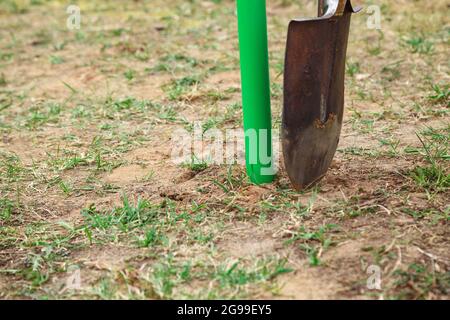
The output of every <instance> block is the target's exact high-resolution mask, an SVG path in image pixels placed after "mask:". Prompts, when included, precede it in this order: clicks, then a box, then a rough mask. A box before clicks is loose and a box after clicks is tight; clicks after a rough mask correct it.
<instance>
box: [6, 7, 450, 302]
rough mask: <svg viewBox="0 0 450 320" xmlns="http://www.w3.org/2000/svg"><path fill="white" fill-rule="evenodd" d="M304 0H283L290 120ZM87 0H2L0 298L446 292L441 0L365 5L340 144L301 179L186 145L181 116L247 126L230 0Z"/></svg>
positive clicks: (275, 20)
mask: <svg viewBox="0 0 450 320" xmlns="http://www.w3.org/2000/svg"><path fill="white" fill-rule="evenodd" d="M306 2H307V1H303V0H301V1H291V0H275V1H274V2H268V12H270V14H269V17H268V31H269V43H270V47H269V51H270V52H269V56H270V69H271V70H270V74H271V102H272V115H273V123H274V126H275V127H276V128H279V127H281V110H282V105H283V81H282V80H283V78H282V71H283V68H284V66H283V64H284V61H283V60H284V55H285V52H284V49H285V48H284V45H285V38H284V37H285V35H286V27H287V24H288V21H289V17H294V16H299V15H300V16H304V15H305V16H306V15H311V16H312V15H315V14H316V10H315V8H314V6H310V5H307V3H306ZM79 5H80V6H81V8H82V12H87V13H88V16H87V17H85V19H84V18H83V19H82V27H81V29H80V30H76V31H75V30H74V31H68V30H66V28H65V25H64V23H61V21H65V19H66V18H67V15H66V13H65V5H64V4H63V3H61V2H58V1H53V0H48V1H38V2H36V1H20V2H18V1H10V0H6V1H2V2H0V16H1V20H2V29H1V30H0V37H1V38H2V40H4V41H2V42H1V43H0V133H1V134H0V283H1V284H0V287H1V289H0V299H6V298H8V299H9V298H13V299H69V298H70V299H77V298H80V299H88V298H94V299H195V298H201V299H238V298H246V299H247V298H248V299H259V298H266V299H273V298H311V297H312V298H323V297H327V298H338V299H341V298H344V299H346V298H349V299H358V298H371V299H380V298H384V299H411V298H412V299H448V292H447V291H446V290H445V289H446V288H447V287H448V271H449V266H448V263H447V260H448V259H446V256H445V253H446V252H448V251H449V245H448V239H447V238H448V237H447V230H448V223H449V213H450V211H449V210H450V207H449V205H448V195H449V185H448V184H449V172H448V168H449V166H448V161H449V152H448V150H449V149H448V147H449V140H448V139H449V135H450V134H449V128H448V125H447V122H448V121H447V118H448V116H449V108H448V107H449V88H448V79H447V78H446V74H448V63H447V60H448V57H447V56H448V54H447V51H448V49H447V36H448V32H447V30H446V28H445V26H446V22H447V20H448V19H447V15H446V14H445V13H446V12H447V11H446V9H447V4H446V3H445V1H442V0H436V1H433V3H432V4H429V3H426V4H425V2H423V3H420V2H417V3H416V4H415V5H414V6H406V7H405V6H402V5H399V4H398V3H395V2H389V1H386V0H381V2H380V4H379V5H380V6H381V8H382V13H383V19H382V20H383V21H382V30H366V31H367V32H359V33H358V32H354V31H355V30H365V28H366V22H367V21H366V18H367V17H365V16H364V15H355V16H354V18H352V30H353V31H352V32H351V35H350V41H349V45H348V54H347V56H348V60H347V62H346V65H345V71H346V88H345V89H346V90H345V92H346V94H345V108H346V109H345V110H346V112H345V114H344V118H343V122H342V123H343V130H342V134H341V138H340V144H339V149H338V152H337V154H336V156H335V160H334V162H333V164H332V167H331V169H330V170H329V171H328V173H327V175H326V176H325V177H324V179H323V180H322V181H320V182H319V183H318V185H316V186H315V187H314V188H311V189H309V190H304V191H302V192H297V191H295V190H293V189H292V187H291V184H290V182H289V181H288V179H287V176H286V173H285V171H284V169H283V166H281V170H280V172H279V174H278V176H277V179H276V181H275V182H274V183H272V184H267V185H254V184H252V183H250V182H249V180H248V178H247V175H246V169H245V166H243V165H242V164H239V163H235V164H233V165H230V164H229V163H227V164H224V165H217V164H214V165H213V164H212V163H210V161H209V158H208V156H206V157H204V158H203V157H200V155H197V157H198V158H199V159H197V158H195V157H193V158H190V159H189V160H188V161H187V162H186V163H184V164H181V165H177V164H175V163H172V161H171V158H170V155H171V147H172V145H173V142H174V141H173V137H172V133H173V132H174V130H177V129H185V130H187V131H188V132H189V133H193V132H194V131H195V132H196V133H197V132H201V133H202V134H204V135H205V137H207V136H208V134H209V133H211V132H212V131H210V130H215V129H219V130H225V129H239V128H240V127H241V126H242V114H241V113H242V111H241V110H242V105H241V103H240V100H241V92H240V78H239V53H238V41H237V37H236V35H237V25H236V16H235V3H234V2H233V1H209V2H208V1H206V2H205V3H201V5H200V3H199V1H181V0H174V1H172V2H167V1H161V0H154V1H152V2H148V1H144V2H142V1H141V2H139V3H137V2H136V3H134V2H117V3H114V4H112V3H102V4H101V5H99V2H98V1H85V0H83V1H80V3H79ZM430 6H432V7H433V10H431V11H430ZM425 13H426V14H425ZM48 17H52V18H50V19H49V18H48ZM83 17H84V16H83ZM17 21H22V22H23V23H21V24H17ZM24 79H26V80H27V81H25V80H24ZM28 80H29V81H28ZM198 123H201V125H200V126H199V127H194V126H195V125H196V124H198ZM415 132H417V135H416V134H415ZM429 235H432V236H429ZM417 248H419V249H420V250H421V251H419V249H417ZM371 265H377V266H379V267H380V270H382V271H383V274H382V279H383V281H382V289H381V290H378V291H371V290H369V289H367V287H366V281H367V276H368V275H367V268H368V266H371ZM74 270H76V272H77V274H79V276H80V279H81V282H80V283H81V285H80V288H76V289H74V288H71V287H67V285H66V284H67V283H68V281H69V280H71V279H72V278H71V277H72V276H73V274H74ZM305 284H308V286H306V285H305Z"/></svg>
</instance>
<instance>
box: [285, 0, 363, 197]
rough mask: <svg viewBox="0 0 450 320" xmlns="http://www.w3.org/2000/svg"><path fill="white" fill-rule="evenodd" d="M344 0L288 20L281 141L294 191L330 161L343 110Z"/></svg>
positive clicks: (348, 11) (324, 2) (348, 10)
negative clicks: (314, 13) (311, 14)
mask: <svg viewBox="0 0 450 320" xmlns="http://www.w3.org/2000/svg"><path fill="white" fill-rule="evenodd" d="M357 11H359V8H356V9H355V8H353V6H352V4H351V2H350V1H349V0H320V1H319V17H318V18H314V19H301V20H292V21H291V22H290V24H289V31H288V39H287V47H286V61H285V71H284V106H283V116H282V144H283V154H284V163H285V167H286V171H287V173H288V176H289V178H290V180H291V182H292V183H293V185H294V187H295V188H296V189H297V190H301V189H304V188H308V187H309V186H311V185H312V184H314V183H315V182H317V181H318V180H320V179H321V178H322V177H323V176H324V175H325V173H326V172H327V170H328V168H329V166H330V165H331V161H332V160H333V157H334V154H335V152H336V148H337V145H338V142H339V136H340V132H341V127H342V116H343V110H344V77H345V59H346V52H347V42H348V35H349V28H350V17H351V15H352V13H355V12H357Z"/></svg>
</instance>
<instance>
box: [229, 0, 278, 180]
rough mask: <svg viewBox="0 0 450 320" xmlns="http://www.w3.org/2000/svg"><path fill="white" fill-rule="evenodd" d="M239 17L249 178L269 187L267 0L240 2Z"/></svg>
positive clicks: (270, 146)
mask: <svg viewBox="0 0 450 320" xmlns="http://www.w3.org/2000/svg"><path fill="white" fill-rule="evenodd" d="M237 13H238V29H239V46H240V56H241V82H242V106H243V114H244V130H245V154H246V155H245V160H246V168H247V174H248V175H249V177H250V180H251V181H252V182H253V183H256V184H262V183H269V182H272V181H273V179H274V177H275V175H274V170H271V168H272V167H273V163H272V161H273V158H272V131H271V113H270V82H269V54H268V45H267V18H266V0H237Z"/></svg>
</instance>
